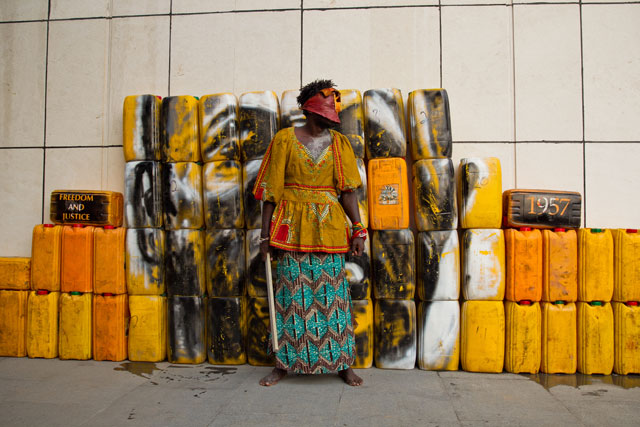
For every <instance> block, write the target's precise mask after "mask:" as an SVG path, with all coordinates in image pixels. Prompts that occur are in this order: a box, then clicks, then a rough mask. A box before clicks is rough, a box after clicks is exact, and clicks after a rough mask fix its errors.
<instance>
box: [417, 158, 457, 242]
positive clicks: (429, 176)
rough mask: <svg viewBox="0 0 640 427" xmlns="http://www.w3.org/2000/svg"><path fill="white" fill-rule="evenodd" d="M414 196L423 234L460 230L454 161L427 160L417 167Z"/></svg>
mask: <svg viewBox="0 0 640 427" xmlns="http://www.w3.org/2000/svg"><path fill="white" fill-rule="evenodd" d="M413 192H414V193H413V194H414V203H415V208H414V214H415V220H416V227H417V228H418V230H419V231H427V230H452V229H456V228H458V207H457V204H456V177H455V173H454V169H453V163H452V162H451V159H425V160H418V161H417V162H415V163H414V164H413Z"/></svg>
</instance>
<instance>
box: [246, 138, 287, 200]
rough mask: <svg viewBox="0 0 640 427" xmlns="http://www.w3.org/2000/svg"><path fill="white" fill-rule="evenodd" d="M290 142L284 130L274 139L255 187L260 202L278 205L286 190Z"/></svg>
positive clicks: (256, 196) (263, 161)
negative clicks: (285, 180) (285, 175)
mask: <svg viewBox="0 0 640 427" xmlns="http://www.w3.org/2000/svg"><path fill="white" fill-rule="evenodd" d="M288 142H289V141H288V140H287V138H286V137H284V130H282V131H280V132H278V133H277V134H276V136H274V137H273V139H272V140H271V143H270V144H269V148H267V152H266V153H265V155H264V157H263V158H262V164H261V165H260V170H259V171H258V176H257V177H256V183H255V185H254V187H253V195H254V197H255V198H256V199H258V200H263V201H265V202H273V203H278V202H279V201H280V199H281V198H282V192H283V190H284V171H285V166H286V163H287V153H288V151H289V150H288Z"/></svg>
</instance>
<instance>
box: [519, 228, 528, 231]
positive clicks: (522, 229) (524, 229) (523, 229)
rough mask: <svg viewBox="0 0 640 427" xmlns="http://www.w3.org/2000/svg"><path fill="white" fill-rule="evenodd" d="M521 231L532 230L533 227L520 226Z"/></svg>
mask: <svg viewBox="0 0 640 427" xmlns="http://www.w3.org/2000/svg"><path fill="white" fill-rule="evenodd" d="M520 231H531V227H520Z"/></svg>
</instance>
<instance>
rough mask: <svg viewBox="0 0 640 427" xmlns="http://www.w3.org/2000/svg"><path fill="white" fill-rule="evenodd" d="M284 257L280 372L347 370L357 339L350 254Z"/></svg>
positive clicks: (278, 291) (279, 287) (278, 294)
mask: <svg viewBox="0 0 640 427" xmlns="http://www.w3.org/2000/svg"><path fill="white" fill-rule="evenodd" d="M279 252H280V253H279V256H278V268H277V278H276V283H275V289H274V293H275V303H276V323H277V327H278V345H279V347H280V348H279V350H278V352H277V353H276V367H278V368H281V369H286V370H287V371H293V372H296V373H301V374H322V373H327V372H337V371H341V370H343V369H347V368H348V367H349V366H351V365H352V364H353V361H354V357H355V339H354V335H353V324H352V321H351V295H350V293H349V283H348V282H347V279H346V276H345V272H344V254H327V253H320V252H318V253H304V252H289V251H279Z"/></svg>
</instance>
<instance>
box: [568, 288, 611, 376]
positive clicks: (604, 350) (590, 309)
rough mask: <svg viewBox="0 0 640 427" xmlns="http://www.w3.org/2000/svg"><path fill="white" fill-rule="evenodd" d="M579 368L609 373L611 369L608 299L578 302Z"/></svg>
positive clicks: (582, 370)
mask: <svg viewBox="0 0 640 427" xmlns="http://www.w3.org/2000/svg"><path fill="white" fill-rule="evenodd" d="M577 307H578V371H579V372H581V373H583V374H586V375H591V374H603V375H609V374H611V371H612V370H613V361H614V354H613V352H614V338H613V335H614V334H613V310H612V308H611V304H610V303H608V302H601V301H593V302H582V301H579V302H578V303H577Z"/></svg>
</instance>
